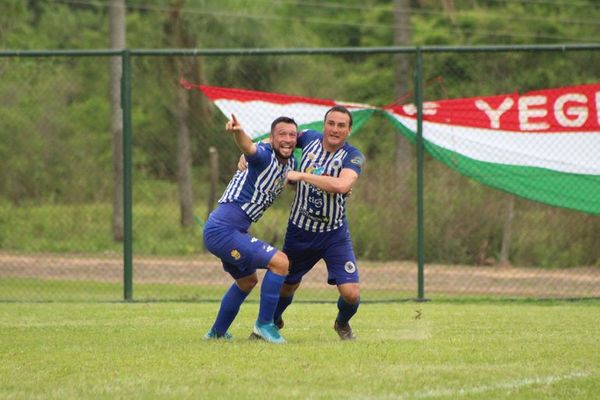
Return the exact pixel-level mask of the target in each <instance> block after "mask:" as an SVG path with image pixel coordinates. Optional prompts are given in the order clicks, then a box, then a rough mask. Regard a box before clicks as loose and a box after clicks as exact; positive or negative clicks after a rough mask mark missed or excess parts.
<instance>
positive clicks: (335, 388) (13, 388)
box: [0, 300, 600, 400]
mask: <svg viewBox="0 0 600 400" xmlns="http://www.w3.org/2000/svg"><path fill="white" fill-rule="evenodd" d="M217 307H218V304H217V303H174V302H173V303H131V304H126V303H0V359H1V360H2V362H1V363H0V398H3V399H6V398H8V399H35V398H39V399H82V398H86V399H90V398H93V399H115V398H123V399H125V398H126V399H386V400H387V399H511V400H513V399H565V400H566V399H569V400H571V399H598V398H599V396H600V302H599V301H595V300H590V301H582V302H566V301H565V302H540V303H531V302H495V303H493V302H492V303H485V302H447V303H444V302H430V303H412V302H405V303H384V304H364V305H361V307H360V309H359V313H358V315H357V316H356V318H355V320H354V322H353V326H354V328H355V331H356V333H357V334H358V336H359V339H358V340H357V341H355V342H342V341H340V340H338V338H337V336H336V334H335V332H334V331H333V329H332V324H333V318H334V316H335V313H336V310H335V305H334V304H332V303H326V304H310V303H299V304H293V305H292V306H291V308H290V309H289V310H288V312H287V314H286V327H285V329H284V330H283V331H282V333H283V334H284V336H285V337H286V339H287V340H288V343H287V344H285V345H281V346H277V345H270V344H267V343H263V342H257V341H250V340H248V339H247V336H248V334H249V333H250V329H251V326H252V324H253V322H254V319H255V317H256V312H257V308H258V305H257V304H256V303H255V302H252V303H249V304H245V305H244V306H243V307H242V310H241V312H240V315H239V316H238V319H237V320H236V322H235V323H234V325H233V326H232V329H231V332H232V333H233V335H234V336H235V339H234V340H233V341H232V342H223V341H217V342H215V341H212V342H207V341H203V340H202V334H203V333H204V332H205V331H206V330H207V329H208V328H209V327H210V325H211V322H212V320H213V317H214V315H215V313H216V311H217Z"/></svg>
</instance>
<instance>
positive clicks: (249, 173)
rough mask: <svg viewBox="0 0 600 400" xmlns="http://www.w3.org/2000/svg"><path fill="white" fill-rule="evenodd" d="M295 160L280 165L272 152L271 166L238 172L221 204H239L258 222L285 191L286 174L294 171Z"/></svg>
mask: <svg viewBox="0 0 600 400" xmlns="http://www.w3.org/2000/svg"><path fill="white" fill-rule="evenodd" d="M294 165H295V160H294V158H293V157H291V158H290V159H289V160H288V162H287V163H285V164H280V163H279V161H278V160H277V157H276V156H275V152H274V151H271V159H270V161H269V165H267V167H266V168H265V169H263V170H262V171H259V170H256V169H255V168H253V167H252V166H251V165H248V168H247V169H246V170H244V171H236V173H235V174H234V176H233V178H232V179H231V181H230V182H229V184H228V185H227V188H226V189H225V192H223V195H222V196H221V198H220V199H219V203H239V204H240V207H241V209H242V210H244V212H246V214H248V217H250V219H252V221H254V222H256V221H258V219H259V218H260V217H261V216H262V214H263V213H264V212H265V210H266V209H267V208H269V206H270V205H271V204H273V201H275V199H276V198H277V197H278V196H279V195H280V194H281V192H282V191H283V183H284V181H285V174H286V173H287V171H289V170H293V169H294Z"/></svg>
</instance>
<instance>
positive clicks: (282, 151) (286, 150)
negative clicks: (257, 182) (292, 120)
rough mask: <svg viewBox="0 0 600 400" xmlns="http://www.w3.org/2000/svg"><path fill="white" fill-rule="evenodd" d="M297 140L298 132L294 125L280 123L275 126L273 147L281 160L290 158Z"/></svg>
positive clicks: (272, 133) (272, 137)
mask: <svg viewBox="0 0 600 400" xmlns="http://www.w3.org/2000/svg"><path fill="white" fill-rule="evenodd" d="M297 140H298V132H297V131H296V125H294V124H288V123H286V122H280V123H278V124H277V125H275V129H273V132H271V146H273V150H274V151H275V154H276V155H277V157H279V158H283V159H288V158H290V157H291V156H292V153H293V152H294V148H295V147H296V141H297Z"/></svg>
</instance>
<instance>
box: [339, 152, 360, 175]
mask: <svg viewBox="0 0 600 400" xmlns="http://www.w3.org/2000/svg"><path fill="white" fill-rule="evenodd" d="M364 165H365V156H364V155H363V154H362V153H361V152H360V151H358V150H357V149H352V151H349V152H348V154H347V155H346V157H344V160H343V161H342V169H344V168H350V169H351V170H352V171H354V172H356V173H357V174H358V175H360V173H361V172H362V168H363V166H364Z"/></svg>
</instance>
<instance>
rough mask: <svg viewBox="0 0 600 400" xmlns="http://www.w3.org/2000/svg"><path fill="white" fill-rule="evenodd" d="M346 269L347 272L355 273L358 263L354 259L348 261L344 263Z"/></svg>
mask: <svg viewBox="0 0 600 400" xmlns="http://www.w3.org/2000/svg"><path fill="white" fill-rule="evenodd" d="M344 269H345V270H346V272H347V273H349V274H353V273H354V272H355V271H356V265H355V264H354V263H353V262H352V261H348V262H346V264H344Z"/></svg>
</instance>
